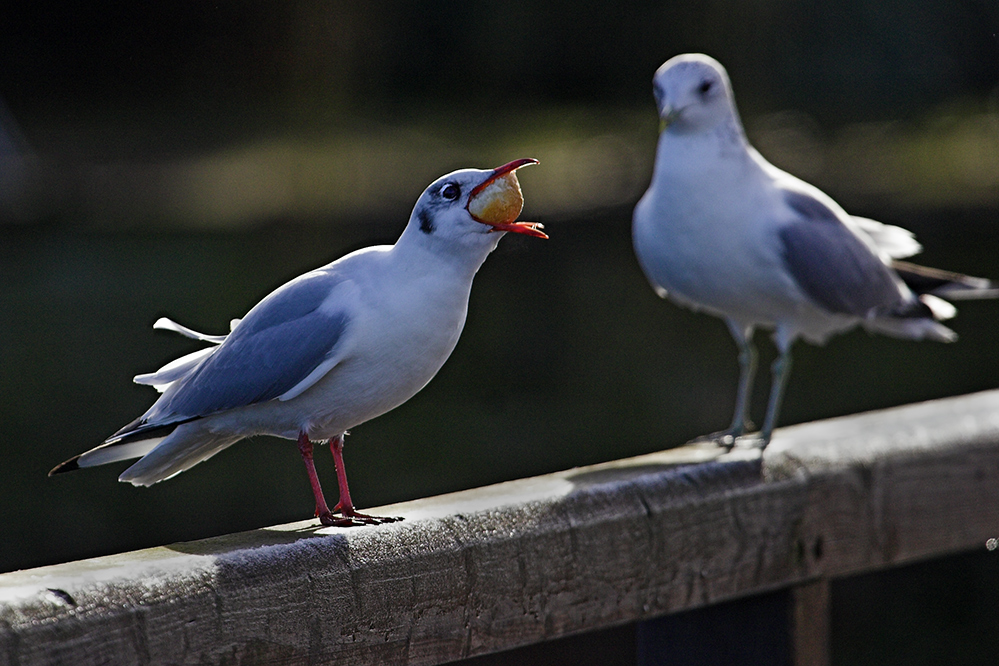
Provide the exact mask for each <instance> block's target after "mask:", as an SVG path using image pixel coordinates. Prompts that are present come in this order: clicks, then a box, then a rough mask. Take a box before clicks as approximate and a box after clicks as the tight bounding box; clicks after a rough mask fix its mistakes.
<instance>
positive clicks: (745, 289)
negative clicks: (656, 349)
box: [634, 197, 801, 326]
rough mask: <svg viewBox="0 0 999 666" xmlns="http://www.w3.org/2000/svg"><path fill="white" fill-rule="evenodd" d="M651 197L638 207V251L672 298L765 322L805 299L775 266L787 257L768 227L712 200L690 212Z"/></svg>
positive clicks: (774, 321) (657, 283)
mask: <svg viewBox="0 0 999 666" xmlns="http://www.w3.org/2000/svg"><path fill="white" fill-rule="evenodd" d="M647 198H648V200H646V199H643V201H642V202H640V203H639V209H638V210H636V216H635V225H634V240H635V253H636V255H637V256H638V259H639V263H640V264H641V266H642V269H643V271H644V272H645V275H646V277H647V278H648V279H649V281H650V282H652V284H653V285H654V286H655V287H656V288H657V290H658V291H660V293H662V292H665V295H666V296H667V297H668V298H670V300H672V301H674V302H676V303H677V304H679V305H683V306H686V307H689V308H692V309H694V310H702V311H706V312H708V313H710V314H713V315H715V316H719V317H726V318H731V319H734V320H736V321H738V322H740V323H743V324H746V325H748V324H754V325H764V326H773V325H776V324H777V323H778V322H779V321H780V319H781V317H782V315H784V314H786V313H787V312H788V311H789V309H790V310H795V309H796V308H797V307H798V306H799V305H801V303H800V298H799V294H800V293H799V290H798V288H797V287H796V286H795V285H794V284H792V283H790V282H789V281H787V280H783V279H782V278H781V276H783V275H784V272H783V271H782V270H772V268H774V267H777V265H778V264H779V263H780V262H781V261H782V259H781V257H780V254H779V246H778V244H777V243H776V238H773V239H771V238H768V237H767V234H769V233H772V232H771V231H770V230H769V229H768V228H766V227H764V226H761V225H753V224H749V223H746V221H745V220H744V218H740V217H739V216H737V215H730V214H728V212H727V211H717V210H712V206H711V202H710V201H706V202H701V203H702V205H701V206H700V207H699V208H698V210H696V211H690V210H685V209H684V207H683V206H682V205H680V204H673V205H671V203H672V202H669V200H668V199H667V200H666V201H665V202H664V201H663V200H662V199H660V200H659V201H658V202H655V203H653V200H652V198H651V197H647ZM656 204H658V205H656ZM653 206H654V208H653Z"/></svg>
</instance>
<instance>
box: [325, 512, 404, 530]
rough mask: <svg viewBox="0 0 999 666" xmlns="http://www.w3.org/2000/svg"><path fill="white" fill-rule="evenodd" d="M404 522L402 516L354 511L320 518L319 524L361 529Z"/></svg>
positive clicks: (330, 513) (326, 514)
mask: <svg viewBox="0 0 999 666" xmlns="http://www.w3.org/2000/svg"><path fill="white" fill-rule="evenodd" d="M400 520H404V519H403V518H402V517H401V516H369V515H368V514H366V513H358V512H356V511H352V512H350V513H348V514H346V515H340V516H335V515H333V513H332V512H329V513H325V514H323V515H321V516H319V522H321V523H322V524H323V525H325V526H327V527H360V526H362V525H384V524H386V523H397V522H399V521H400Z"/></svg>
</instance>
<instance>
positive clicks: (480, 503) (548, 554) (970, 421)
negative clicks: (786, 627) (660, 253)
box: [0, 391, 999, 666]
mask: <svg viewBox="0 0 999 666" xmlns="http://www.w3.org/2000/svg"><path fill="white" fill-rule="evenodd" d="M997 444H999V391H993V392H987V393H981V394H975V395H970V396H964V397H961V398H955V399H950V400H942V401H937V402H931V403H924V404H920V405H912V406H907V407H902V408H898V409H893V410H886V411H883V412H877V413H870V414H862V415H858V416H852V417H846V418H842V419H832V420H829V421H823V422H817V423H811V424H805V425H801V426H795V427H791V428H785V429H782V430H779V431H778V432H777V433H776V435H775V437H774V441H773V443H772V445H771V447H770V448H769V449H768V450H767V453H766V456H765V459H764V460H763V461H762V462H761V461H760V460H759V457H758V455H757V454H756V452H754V451H747V450H740V449H736V450H734V451H733V452H731V453H722V452H720V451H719V450H717V449H714V448H711V447H686V448H682V449H673V450H669V451H664V452H661V453H656V454H651V455H647V456H641V457H638V458H632V459H628V460H622V461H616V462H613V463H608V464H605V465H597V466H594V467H588V468H580V469H574V470H568V471H565V472H560V473H557V474H551V475H548V476H543V477H537V478H533V479H522V480H518V481H512V482H509V483H504V484H499V485H496V486H490V487H486V488H480V489H476V490H471V491H466V492H461V493H454V494H452V495H445V496H441V497H433V498H428V499H423V500H417V501H414V502H407V503H404V504H399V505H396V506H393V507H386V508H384V509H383V511H384V512H385V513H390V514H394V515H404V516H406V521H405V522H402V523H395V524H391V525H384V526H379V527H374V528H363V529H351V530H343V529H336V528H320V527H318V526H317V525H316V524H314V523H313V522H311V521H310V522H303V523H295V524H291V525H283V526H278V527H274V528H269V529H262V530H256V531H252V532H247V533H242V534H234V535H229V536H225V537H219V538H216V539H207V540H204V541H198V542H190V543H180V544H174V545H171V546H166V547H162V548H154V549H149V550H145V551H139V552H135V553H125V554H121V555H116V556H111V557H104V558H96V559H93V560H85V561H81V562H73V563H68V564H64V565H59V566H53V567H44V568H40V569H34V570H29V571H21V572H14V573H10V574H4V575H0V666H7V665H11V666H13V665H14V664H17V665H19V666H26V665H28V664H50V663H73V664H83V665H85V664H108V663H177V664H186V663H206V664H223V663H226V664H228V663H249V662H253V663H290V662H296V661H308V662H309V663H333V662H334V661H335V662H336V663H341V664H375V663H377V664H385V663H397V664H431V663H439V662H443V661H448V660H453V659H460V658H462V657H466V656H472V655H477V654H484V653H488V652H492V651H497V650H502V649H509V648H512V647H516V646H519V645H525V644H529V643H533V642H537V641H541V640H545V639H548V638H554V637H558V636H563V635H567V634H571V633H575V632H581V631H587V630H592V629H596V628H600V627H607V626H612V625H615V624H621V623H625V622H630V621H635V620H640V619H645V618H651V617H656V616H659V615H663V614H666V613H670V612H675V611H679V610H683V609H688V608H694V607H698V606H703V605H706V604H712V603H715V602H718V601H722V600H727V599H731V598H735V597H739V596H745V595H750V594H754V593H760V592H763V591H767V590H773V589H779V588H783V587H788V586H791V585H794V584H797V583H800V582H805V581H811V580H815V579H819V578H830V577H836V576H842V575H846V574H852V573H856V572H860V571H865V570H872V569H877V568H882V567H885V566H891V565H893V564H898V563H902V562H907V561H912V560H915V559H919V558H926V557H931V556H936V555H941V554H945V553H951V552H957V551H961V550H966V549H969V548H974V547H981V546H983V545H984V544H985V541H986V539H988V538H990V537H995V536H999V534H997V529H999V528H997V525H999V446H997Z"/></svg>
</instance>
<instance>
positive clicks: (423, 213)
mask: <svg viewBox="0 0 999 666" xmlns="http://www.w3.org/2000/svg"><path fill="white" fill-rule="evenodd" d="M416 217H418V218H419V219H420V231H422V232H423V233H425V234H432V233H434V221H433V220H432V219H431V218H430V213H429V212H427V209H426V208H421V209H420V210H418V211H416Z"/></svg>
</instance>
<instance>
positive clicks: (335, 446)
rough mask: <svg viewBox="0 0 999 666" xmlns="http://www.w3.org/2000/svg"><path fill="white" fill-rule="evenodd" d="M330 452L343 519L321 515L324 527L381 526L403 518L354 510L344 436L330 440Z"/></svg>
mask: <svg viewBox="0 0 999 666" xmlns="http://www.w3.org/2000/svg"><path fill="white" fill-rule="evenodd" d="M330 452H332V453H333V465H334V466H335V467H336V480H337V484H338V485H339V486H340V501H339V502H338V503H337V505H336V510H337V511H339V512H340V515H341V516H343V517H342V518H335V517H334V516H333V515H332V514H331V513H329V512H327V514H326V515H325V516H324V515H320V516H319V520H320V521H321V522H322V523H323V525H334V526H336V527H353V526H355V525H381V524H382V523H394V522H396V521H399V520H402V518H394V517H391V516H369V515H367V514H364V513H359V512H358V511H357V510H356V509H354V502H353V501H351V499H350V488H349V487H348V486H347V470H346V468H345V467H344V464H343V435H342V434H341V435H337V436H336V437H334V438H333V439H331V440H330Z"/></svg>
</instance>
